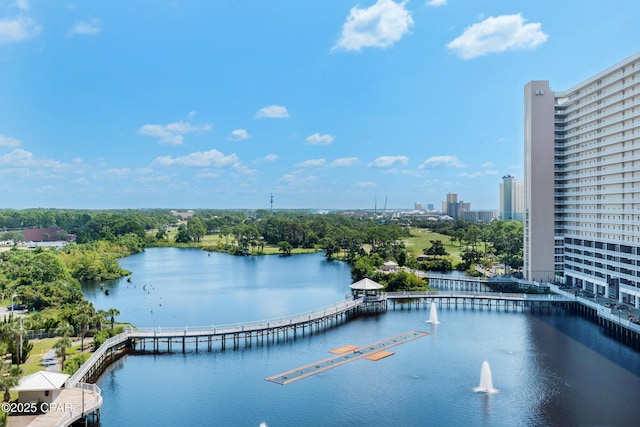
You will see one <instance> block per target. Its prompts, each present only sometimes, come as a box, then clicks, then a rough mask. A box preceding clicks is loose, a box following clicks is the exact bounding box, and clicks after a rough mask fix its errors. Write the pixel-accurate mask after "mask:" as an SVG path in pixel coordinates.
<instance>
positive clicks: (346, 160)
mask: <svg viewBox="0 0 640 427" xmlns="http://www.w3.org/2000/svg"><path fill="white" fill-rule="evenodd" d="M357 161H358V158H357V157H343V158H341V159H335V160H334V161H333V162H331V165H330V166H331V167H339V166H351V165H353V164H355V163H356V162H357Z"/></svg>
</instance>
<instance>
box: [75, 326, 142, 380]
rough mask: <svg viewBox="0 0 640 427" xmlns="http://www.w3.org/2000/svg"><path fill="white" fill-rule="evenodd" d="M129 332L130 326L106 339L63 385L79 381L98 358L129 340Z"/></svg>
mask: <svg viewBox="0 0 640 427" xmlns="http://www.w3.org/2000/svg"><path fill="white" fill-rule="evenodd" d="M130 332H131V327H129V328H127V329H126V330H125V331H124V332H122V333H121V334H118V335H115V336H113V337H111V338H109V339H107V340H105V342H104V343H102V345H101V346H100V347H98V349H97V350H96V351H94V352H93V354H91V356H90V357H89V358H88V359H87V360H86V361H85V362H84V363H83V364H82V366H80V368H78V370H77V371H76V372H75V373H74V374H73V375H72V376H71V377H70V378H69V379H67V381H66V383H65V386H66V387H76V386H77V384H78V383H79V381H80V380H81V379H82V378H84V377H85V375H86V374H87V372H89V370H90V369H91V367H92V366H93V365H94V364H95V363H96V362H97V361H99V360H100V358H101V357H102V356H103V355H104V354H105V353H106V352H107V351H108V350H110V349H112V348H113V347H115V346H117V345H120V344H122V343H125V342H126V341H128V340H129V333H130Z"/></svg>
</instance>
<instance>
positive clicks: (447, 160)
mask: <svg viewBox="0 0 640 427" xmlns="http://www.w3.org/2000/svg"><path fill="white" fill-rule="evenodd" d="M438 166H450V167H454V168H464V167H466V166H465V164H464V163H462V162H461V161H460V160H458V158H457V157H456V156H433V157H429V158H428V159H427V160H425V161H424V162H422V164H421V165H420V166H418V167H419V168H420V169H424V168H435V167H438Z"/></svg>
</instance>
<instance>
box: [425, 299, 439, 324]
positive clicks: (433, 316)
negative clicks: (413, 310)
mask: <svg viewBox="0 0 640 427" xmlns="http://www.w3.org/2000/svg"><path fill="white" fill-rule="evenodd" d="M427 323H433V324H434V325H437V324H438V323H440V322H438V312H437V311H436V303H435V302H433V301H431V312H430V313H429V320H427Z"/></svg>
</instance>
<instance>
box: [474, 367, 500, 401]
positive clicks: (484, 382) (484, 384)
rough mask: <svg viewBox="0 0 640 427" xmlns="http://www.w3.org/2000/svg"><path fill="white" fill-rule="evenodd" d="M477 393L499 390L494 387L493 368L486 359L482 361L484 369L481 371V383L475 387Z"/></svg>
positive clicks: (489, 392)
mask: <svg viewBox="0 0 640 427" xmlns="http://www.w3.org/2000/svg"><path fill="white" fill-rule="evenodd" d="M473 391H475V392H476V393H488V394H491V393H497V392H498V390H497V389H495V388H493V379H492V378H491V368H490V367H489V362H487V361H486V360H485V361H484V362H482V370H481V371H480V385H478V387H474V388H473Z"/></svg>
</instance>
